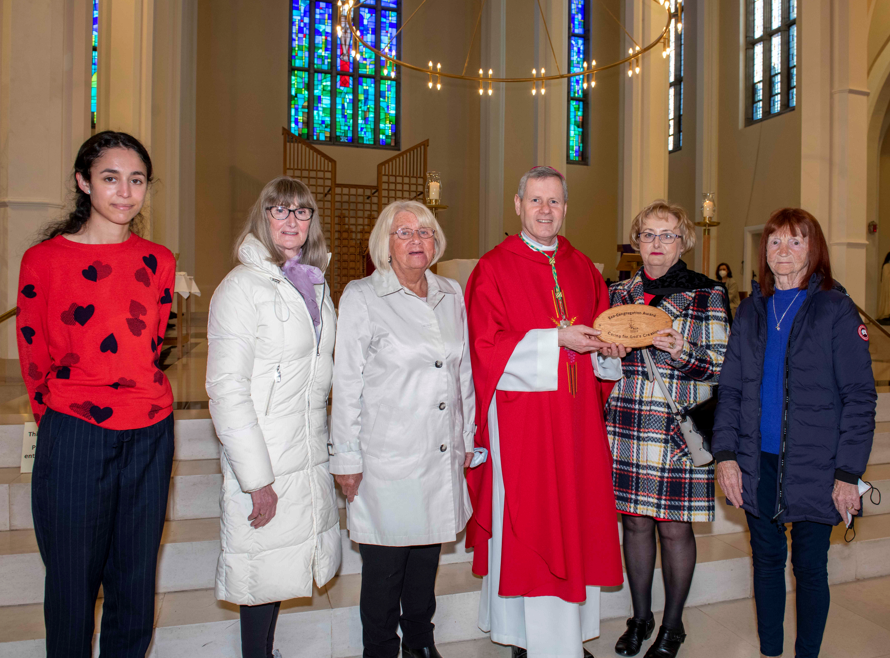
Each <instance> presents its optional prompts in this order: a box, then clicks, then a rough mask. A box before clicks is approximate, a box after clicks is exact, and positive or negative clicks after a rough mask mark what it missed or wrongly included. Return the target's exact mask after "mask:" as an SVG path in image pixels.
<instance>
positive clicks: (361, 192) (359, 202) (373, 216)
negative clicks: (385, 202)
mask: <svg viewBox="0 0 890 658" xmlns="http://www.w3.org/2000/svg"><path fill="white" fill-rule="evenodd" d="M377 196H378V195H377V188H376V187H375V186H373V185H349V184H347V183H341V184H340V185H338V186H337V198H336V205H337V209H336V211H335V213H334V230H333V233H332V235H333V237H332V238H331V253H332V254H333V256H332V259H331V261H332V262H331V264H332V267H331V270H330V271H331V277H330V281H331V296H332V297H333V298H334V304H339V303H340V295H341V294H342V293H343V289H344V288H345V287H346V284H347V283H349V282H350V281H353V280H354V279H361V278H362V277H364V276H365V263H366V260H365V257H366V254H367V253H368V238H369V237H371V229H372V228H374V222H375V221H376V220H377V215H379V214H380V205H379V203H378V198H377Z"/></svg>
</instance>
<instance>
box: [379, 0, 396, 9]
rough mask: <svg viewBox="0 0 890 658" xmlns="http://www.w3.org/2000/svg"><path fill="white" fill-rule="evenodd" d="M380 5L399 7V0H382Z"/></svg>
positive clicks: (391, 7) (392, 7)
mask: <svg viewBox="0 0 890 658" xmlns="http://www.w3.org/2000/svg"><path fill="white" fill-rule="evenodd" d="M380 5H381V6H383V7H389V8H390V9H398V8H399V0H382V1H381V3H380Z"/></svg>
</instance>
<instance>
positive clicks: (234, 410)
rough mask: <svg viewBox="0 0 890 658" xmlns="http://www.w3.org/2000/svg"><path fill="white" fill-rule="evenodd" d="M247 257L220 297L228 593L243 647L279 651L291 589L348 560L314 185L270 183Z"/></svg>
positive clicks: (220, 588) (251, 227)
mask: <svg viewBox="0 0 890 658" xmlns="http://www.w3.org/2000/svg"><path fill="white" fill-rule="evenodd" d="M236 244H237V245H238V246H237V247H236V255H237V259H238V260H239V261H240V263H241V264H240V265H239V266H238V267H236V268H235V269H234V270H232V271H231V272H229V274H228V276H226V278H225V279H224V280H223V282H222V283H221V284H220V285H219V287H218V288H217V289H216V292H215V293H214V295H213V299H212V301H211V302H210V318H209V324H208V330H207V339H208V344H209V354H208V357H207V393H208V395H209V396H210V415H211V417H212V418H213V424H214V427H215V428H216V433H217V436H218V437H219V440H220V441H221V442H222V451H221V458H220V460H221V462H222V473H223V486H222V493H221V494H220V511H221V514H220V538H221V542H222V553H221V554H220V557H219V563H218V566H217V575H216V596H217V598H218V599H221V600H225V601H230V602H232V603H237V604H240V606H241V651H242V655H243V657H244V658H271V657H272V656H276V657H277V656H280V654H279V653H278V651H274V653H273V647H272V644H273V640H274V635H275V624H276V621H277V618H278V608H279V605H280V602H281V601H284V600H287V599H292V598H296V597H306V596H311V595H312V582H313V580H314V581H315V583H316V584H317V585H318V586H319V587H321V586H322V585H324V584H325V583H327V582H328V581H329V580H330V579H331V578H332V577H333V576H334V573H335V572H336V571H337V569H338V567H339V566H340V554H341V548H340V517H339V512H338V510H337V502H336V497H335V494H334V482H333V479H332V478H331V474H330V471H329V470H328V459H329V457H328V451H327V445H326V444H327V435H328V432H327V399H328V392H329V391H330V385H331V374H332V368H333V364H332V356H331V355H332V351H333V347H334V329H335V324H336V316H335V313H334V306H333V303H332V302H331V297H330V294H329V290H328V286H327V284H326V282H325V279H324V276H323V274H322V270H323V269H324V268H325V266H326V265H327V250H326V248H325V241H324V235H323V233H322V230H321V224H320V219H319V218H318V207H317V206H316V203H315V199H314V198H313V197H312V194H311V192H310V191H309V188H308V187H306V185H304V184H303V183H302V182H300V181H297V180H293V179H291V178H286V177H282V178H277V179H275V180H273V181H272V182H270V183H269V184H268V185H266V187H265V188H263V191H262V192H261V193H260V197H259V199H258V200H257V202H256V204H255V205H254V207H253V209H252V210H251V211H250V216H249V217H248V220H247V225H246V226H245V228H244V231H243V232H242V234H241V236H240V238H239V239H238V242H237V243H236Z"/></svg>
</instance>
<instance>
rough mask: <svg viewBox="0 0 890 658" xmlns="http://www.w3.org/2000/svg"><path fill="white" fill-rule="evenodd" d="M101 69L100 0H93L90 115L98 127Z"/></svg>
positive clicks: (93, 125)
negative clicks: (97, 108)
mask: <svg viewBox="0 0 890 658" xmlns="http://www.w3.org/2000/svg"><path fill="white" fill-rule="evenodd" d="M98 69H99V0H93V67H92V71H93V79H92V81H91V82H90V116H91V121H92V127H93V129H95V128H96V71H97V70H98Z"/></svg>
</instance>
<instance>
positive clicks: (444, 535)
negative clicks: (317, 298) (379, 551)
mask: <svg viewBox="0 0 890 658" xmlns="http://www.w3.org/2000/svg"><path fill="white" fill-rule="evenodd" d="M426 280H427V284H428V294H427V298H426V299H425V300H424V299H421V298H419V297H418V296H417V295H415V294H414V293H412V292H410V291H409V290H407V289H406V288H403V287H402V285H401V284H400V283H399V280H398V278H397V277H396V275H395V273H394V272H393V271H392V270H387V271H383V270H377V271H375V272H374V273H373V274H372V275H371V276H369V277H367V278H364V279H361V280H359V281H352V282H351V283H349V284H348V285H347V286H346V289H345V290H344V291H343V296H342V297H341V298H340V307H339V313H340V318H339V323H338V330H337V349H336V361H335V364H334V396H333V411H332V434H331V442H332V452H333V456H332V457H331V473H335V474H342V475H348V474H353V473H362V481H361V484H360V485H359V488H358V494H357V495H356V497H355V499H354V500H353V502H352V503H347V507H346V509H347V523H348V527H349V538H350V539H351V540H352V541H354V542H356V543H359V544H377V545H383V546H418V545H424V544H438V543H443V542H450V541H454V540H455V539H456V537H457V534H458V533H459V532H460V531H461V530H463V528H464V526H465V525H466V523H467V521H468V520H469V518H470V515H471V513H472V507H471V505H470V499H469V493H468V492H467V483H466V479H465V478H464V471H463V463H464V454H465V453H466V452H471V451H472V450H473V435H474V434H475V423H474V414H475V408H476V406H475V393H474V390H473V376H472V368H471V366H470V351H469V338H468V336H467V314H466V309H465V308H464V301H463V294H462V292H461V289H460V286H459V285H458V283H457V282H456V281H452V280H451V279H446V278H444V277H440V276H436V275H435V274H433V273H432V272H430V271H427V272H426Z"/></svg>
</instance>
